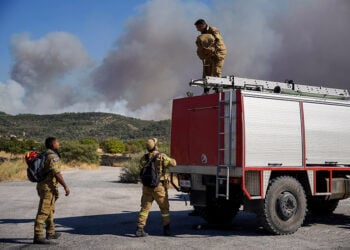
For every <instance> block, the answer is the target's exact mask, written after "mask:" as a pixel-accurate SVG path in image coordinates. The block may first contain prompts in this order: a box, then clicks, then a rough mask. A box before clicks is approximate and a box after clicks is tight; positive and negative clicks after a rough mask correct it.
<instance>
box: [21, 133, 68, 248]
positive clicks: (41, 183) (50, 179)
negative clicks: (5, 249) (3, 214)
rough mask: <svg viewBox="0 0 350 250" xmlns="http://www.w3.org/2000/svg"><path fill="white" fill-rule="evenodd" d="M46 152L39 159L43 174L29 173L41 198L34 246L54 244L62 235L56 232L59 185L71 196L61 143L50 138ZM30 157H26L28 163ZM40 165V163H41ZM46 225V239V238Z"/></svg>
mask: <svg viewBox="0 0 350 250" xmlns="http://www.w3.org/2000/svg"><path fill="white" fill-rule="evenodd" d="M45 147H46V149H47V151H46V152H44V153H43V154H41V155H40V156H38V157H37V159H40V160H41V161H43V169H42V170H40V171H41V172H42V173H35V175H33V173H30V171H29V172H28V178H29V179H30V180H31V181H35V182H37V186H36V188H37V192H38V195H39V197H40V202H39V208H38V213H37V215H36V219H35V225H34V241H33V243H34V244H52V243H53V242H52V241H51V240H54V239H57V238H58V237H59V236H60V233H57V232H56V231H55V224H54V212H55V202H56V200H57V199H58V183H60V184H61V185H62V186H63V188H64V190H65V192H66V196H68V195H69V193H70V190H69V187H68V186H67V184H66V183H65V181H64V179H63V177H62V174H61V172H60V166H61V162H60V155H59V152H58V150H59V147H60V144H59V141H58V139H56V138H54V137H48V138H47V139H46V140H45ZM29 157H30V155H28V156H26V161H27V163H29V161H30V159H28V158H29ZM39 164H40V163H39ZM44 225H46V237H45V236H44Z"/></svg>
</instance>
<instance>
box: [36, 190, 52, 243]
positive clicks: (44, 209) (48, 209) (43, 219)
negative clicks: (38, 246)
mask: <svg viewBox="0 0 350 250" xmlns="http://www.w3.org/2000/svg"><path fill="white" fill-rule="evenodd" d="M38 195H39V197H40V201H39V208H38V213H37V215H36V219H35V225H34V237H36V238H44V224H46V235H54V234H55V223H54V213H55V202H56V200H57V196H56V195H55V194H53V193H52V192H51V191H48V190H38Z"/></svg>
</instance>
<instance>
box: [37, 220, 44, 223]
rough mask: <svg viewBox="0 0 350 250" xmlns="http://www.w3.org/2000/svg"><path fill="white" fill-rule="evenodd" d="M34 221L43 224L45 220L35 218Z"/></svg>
mask: <svg viewBox="0 0 350 250" xmlns="http://www.w3.org/2000/svg"><path fill="white" fill-rule="evenodd" d="M35 222H37V223H39V224H44V223H45V221H44V220H35Z"/></svg>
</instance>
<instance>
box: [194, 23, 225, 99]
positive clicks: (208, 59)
mask: <svg viewBox="0 0 350 250" xmlns="http://www.w3.org/2000/svg"><path fill="white" fill-rule="evenodd" d="M194 25H195V26H196V28H197V30H198V31H199V32H201V35H199V36H198V37H197V40H196V45H197V55H198V57H199V58H200V59H201V60H202V61H203V75H202V77H203V78H204V77H206V76H216V77H221V71H222V67H223V66H224V61H225V57H226V46H225V43H224V40H223V38H222V36H221V33H220V31H219V30H218V29H217V28H215V27H213V26H209V25H208V24H207V23H206V22H205V21H204V20H203V19H198V20H197V21H196V22H195V23H194ZM204 92H205V93H208V92H209V89H204Z"/></svg>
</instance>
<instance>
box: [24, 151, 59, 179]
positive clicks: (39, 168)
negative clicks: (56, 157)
mask: <svg viewBox="0 0 350 250" xmlns="http://www.w3.org/2000/svg"><path fill="white" fill-rule="evenodd" d="M51 154H53V152H44V153H41V154H37V155H36V156H35V157H34V158H32V159H29V160H27V166H28V167H27V176H28V179H29V180H30V181H31V182H41V181H43V180H44V179H45V178H46V177H47V176H48V174H49V173H50V171H51V170H49V171H44V166H45V160H46V158H47V156H49V155H51Z"/></svg>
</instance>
